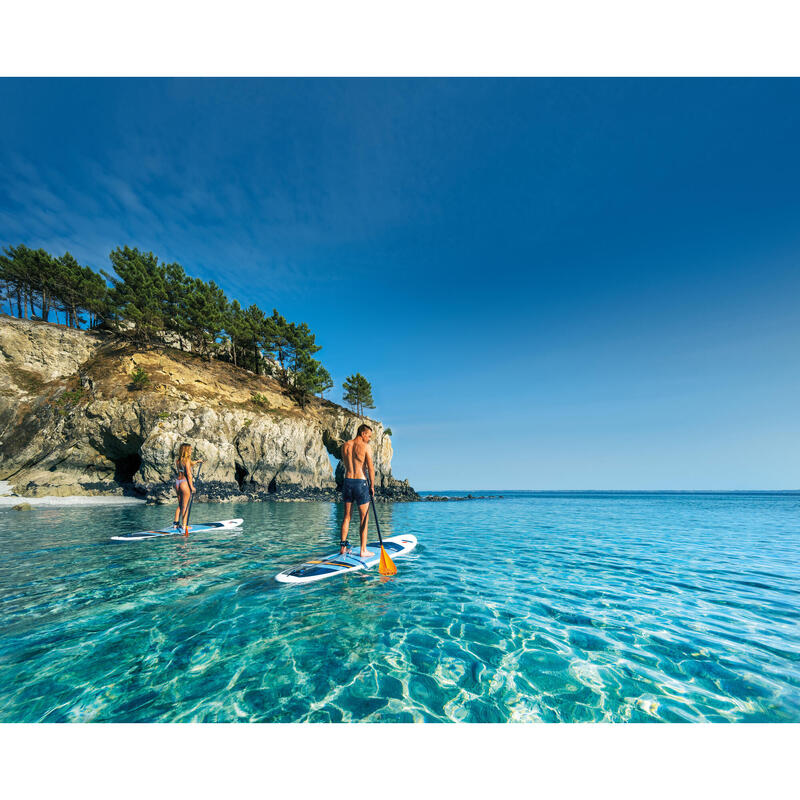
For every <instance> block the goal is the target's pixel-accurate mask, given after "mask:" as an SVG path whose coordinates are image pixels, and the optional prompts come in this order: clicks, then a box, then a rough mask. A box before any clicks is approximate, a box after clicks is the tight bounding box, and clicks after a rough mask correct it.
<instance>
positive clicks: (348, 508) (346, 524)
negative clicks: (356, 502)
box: [339, 503, 353, 555]
mask: <svg viewBox="0 0 800 800" xmlns="http://www.w3.org/2000/svg"><path fill="white" fill-rule="evenodd" d="M352 511H353V504H352V503H345V504H344V519H343V520H342V535H341V536H340V537H339V541H340V542H343V541H345V540H346V539H347V532H348V531H349V530H350V514H351V513H352ZM339 552H340V553H341V554H342V555H344V547H342V548H341V549H340V550H339Z"/></svg>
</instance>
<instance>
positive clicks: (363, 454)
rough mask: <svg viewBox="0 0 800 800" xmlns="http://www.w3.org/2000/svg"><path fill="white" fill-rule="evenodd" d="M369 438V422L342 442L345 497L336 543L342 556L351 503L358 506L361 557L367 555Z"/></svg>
mask: <svg viewBox="0 0 800 800" xmlns="http://www.w3.org/2000/svg"><path fill="white" fill-rule="evenodd" d="M371 438H372V428H370V426H369V425H359V427H358V432H357V433H356V438H355V439H351V440H350V441H349V442H345V443H344V444H343V445H342V461H343V462H344V468H345V473H344V486H343V487H342V500H344V521H343V522H342V537H341V541H340V542H339V544H340V545H341V552H342V555H344V553H345V551H346V550H347V531H348V530H349V528H350V515H351V513H352V510H353V503H355V504H356V505H357V506H358V513H359V514H360V515H361V525H360V526H359V533H360V534H361V553H360V555H361V557H362V558H364V557H366V556H369V555H370V552H369V550H367V523H368V522H369V496H370V494H372V495H374V494H375V465H374V464H373V463H372V453H371V452H370V449H369V440H370V439H371ZM365 465H366V468H367V469H368V470H369V485H367V481H366V478H365V476H366V472H365V471H364V467H365Z"/></svg>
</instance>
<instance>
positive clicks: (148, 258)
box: [103, 246, 168, 342]
mask: <svg viewBox="0 0 800 800" xmlns="http://www.w3.org/2000/svg"><path fill="white" fill-rule="evenodd" d="M109 257H110V259H111V264H112V266H113V267H114V272H116V276H115V275H109V274H108V273H107V272H105V271H104V272H103V275H104V276H105V277H106V278H107V279H108V280H109V281H110V283H111V289H110V290H109V293H108V294H109V303H110V308H111V311H112V313H113V314H114V316H115V318H116V319H117V320H120V321H123V320H124V321H125V322H128V323H130V324H131V325H132V327H131V328H130V330H127V331H123V332H124V333H126V334H127V335H129V336H131V338H133V339H136V340H138V341H143V342H150V341H151V340H152V338H153V336H154V335H155V334H156V333H158V332H159V331H163V330H165V328H166V320H165V312H166V310H167V308H168V306H167V287H166V281H165V276H164V271H163V269H162V268H161V267H160V266H159V263H158V259H157V258H156V257H155V256H154V255H153V254H152V253H140V252H139V250H138V249H136V248H135V247H134V248H130V247H127V246H126V247H122V248H120V247H118V248H117V249H116V250H114V251H113V252H112V253H111V255H110V256H109Z"/></svg>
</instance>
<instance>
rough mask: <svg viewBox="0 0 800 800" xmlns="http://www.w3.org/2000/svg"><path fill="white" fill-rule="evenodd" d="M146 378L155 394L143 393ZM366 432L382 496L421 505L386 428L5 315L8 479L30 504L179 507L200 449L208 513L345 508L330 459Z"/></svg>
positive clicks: (2, 466)
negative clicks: (239, 504)
mask: <svg viewBox="0 0 800 800" xmlns="http://www.w3.org/2000/svg"><path fill="white" fill-rule="evenodd" d="M136 367H140V368H141V369H142V370H144V371H145V372H146V373H147V376H148V377H149V379H150V383H149V385H148V386H147V387H146V388H144V389H138V390H137V389H135V388H134V387H133V386H132V385H131V373H132V372H133V370H134V369H135V368H136ZM362 421H366V422H367V423H368V424H369V425H370V426H371V427H372V428H373V431H374V433H373V439H372V444H373V454H374V459H375V469H376V474H375V478H376V480H375V483H376V496H377V497H378V498H379V499H380V498H382V499H392V500H416V499H418V495H417V494H416V492H415V491H414V490H413V489H412V488H411V486H409V484H408V481H402V482H401V481H398V480H396V479H395V478H394V477H393V476H392V471H391V461H392V443H391V438H390V437H389V436H388V435H387V434H386V432H385V430H384V427H383V425H382V424H381V423H380V422H378V421H376V420H369V419H366V418H363V419H362V418H360V417H357V416H356V415H355V414H353V413H351V412H350V411H348V410H346V409H344V408H342V407H341V406H338V405H336V404H334V403H331V402H329V401H327V400H320V399H319V398H312V399H311V400H310V401H309V403H308V404H307V405H306V407H305V408H303V409H301V408H300V407H299V406H298V405H297V403H296V402H295V401H294V400H292V399H291V398H289V397H288V396H287V395H286V394H285V392H284V391H283V390H282V388H281V386H280V384H279V383H278V382H277V381H276V380H274V379H273V378H270V377H265V376H256V375H254V374H252V373H250V372H247V371H246V370H242V369H239V368H236V367H234V366H232V365H231V364H228V363H226V362H219V361H210V362H206V361H203V360H202V359H201V358H200V357H199V356H198V355H195V354H192V353H188V352H181V351H179V350H174V349H168V348H164V349H162V350H158V351H156V350H143V349H141V348H137V347H134V346H132V345H130V344H128V343H125V342H123V341H120V340H119V339H116V338H114V337H112V336H110V335H102V334H98V333H86V332H84V331H76V330H71V329H68V328H64V327H61V326H59V325H54V324H51V323H42V322H30V321H26V320H18V319H14V318H12V317H7V316H5V315H0V480H7V481H9V482H10V484H11V485H12V486H13V488H14V491H15V493H16V494H18V495H23V496H31V497H35V496H42V495H73V494H113V493H121V492H129V491H135V492H138V493H140V494H142V495H146V496H147V497H148V499H149V500H152V501H154V502H159V501H165V500H170V501H171V500H172V498H173V497H174V493H173V492H172V489H171V480H172V477H173V471H174V470H173V460H174V458H175V453H176V452H177V447H178V445H179V444H180V443H181V442H183V441H187V442H190V443H191V444H192V445H193V447H194V448H195V454H196V457H198V458H202V459H203V462H204V463H203V466H202V471H201V479H202V480H201V481H198V500H204V499H207V500H219V501H226V500H245V501H246V500H260V499H282V498H284V499H288V498H320V499H335V498H336V496H337V475H336V473H335V472H334V470H333V468H332V465H331V456H333V457H334V459H338V458H339V457H340V455H341V445H342V443H343V442H344V441H345V440H346V439H348V438H352V436H353V435H355V431H356V428H357V427H358V425H359V424H361V422H362ZM338 486H339V487H340V486H341V472H340V474H339V480H338Z"/></svg>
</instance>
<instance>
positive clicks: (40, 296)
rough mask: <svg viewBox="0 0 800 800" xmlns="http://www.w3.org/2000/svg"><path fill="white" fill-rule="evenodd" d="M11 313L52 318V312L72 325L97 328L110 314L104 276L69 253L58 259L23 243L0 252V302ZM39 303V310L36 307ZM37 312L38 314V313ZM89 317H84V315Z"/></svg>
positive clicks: (20, 315) (21, 315)
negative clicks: (0, 253)
mask: <svg viewBox="0 0 800 800" xmlns="http://www.w3.org/2000/svg"><path fill="white" fill-rule="evenodd" d="M3 302H7V303H8V313H9V315H11V316H12V317H13V316H17V317H19V318H20V319H42V320H44V321H45V322H47V321H49V319H50V314H53V315H54V316H55V318H56V322H60V321H61V320H60V317H59V315H60V314H63V315H64V324H65V325H66V326H67V327H70V328H79V327H80V326H81V325H86V324H88V325H89V327H95V326H96V325H98V324H100V323H101V322H102V320H103V319H105V318H106V316H107V314H108V310H109V309H108V290H107V287H106V282H105V281H104V280H103V278H102V276H100V275H98V274H97V273H96V272H94V271H93V270H91V269H90V268H89V267H82V266H81V265H80V264H78V262H77V261H76V260H75V259H74V258H73V257H72V255H70V253H64V255H63V256H61V257H60V258H56V257H54V256H52V255H50V253H48V252H46V251H45V250H42V249H39V250H31V249H30V248H29V247H26V246H25V245H24V244H20V245H18V246H17V247H5V248H3V253H2V255H0V303H3ZM37 306H38V310H37ZM37 311H38V313H37ZM84 314H85V315H86V316H83V315H84Z"/></svg>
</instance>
